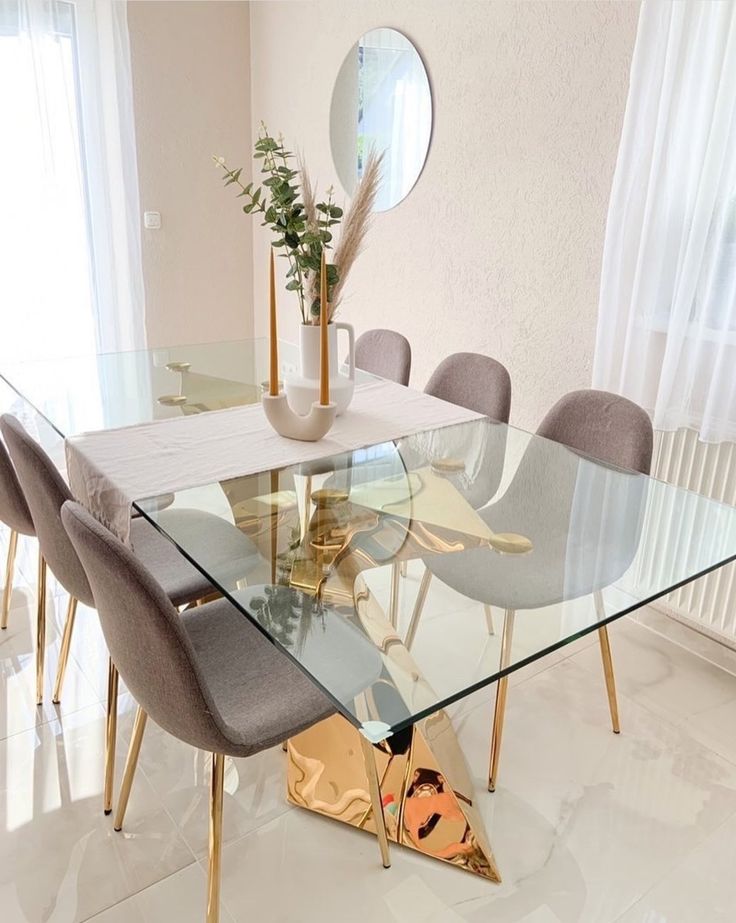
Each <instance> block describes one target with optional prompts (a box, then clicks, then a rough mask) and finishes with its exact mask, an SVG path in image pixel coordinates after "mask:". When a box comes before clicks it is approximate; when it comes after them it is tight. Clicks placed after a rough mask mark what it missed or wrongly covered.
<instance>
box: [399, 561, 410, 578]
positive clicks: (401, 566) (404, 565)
mask: <svg viewBox="0 0 736 923" xmlns="http://www.w3.org/2000/svg"><path fill="white" fill-rule="evenodd" d="M408 570H409V565H408V563H407V562H406V561H402V562H401V564H399V574H401V576H402V577H406V574H407V571H408Z"/></svg>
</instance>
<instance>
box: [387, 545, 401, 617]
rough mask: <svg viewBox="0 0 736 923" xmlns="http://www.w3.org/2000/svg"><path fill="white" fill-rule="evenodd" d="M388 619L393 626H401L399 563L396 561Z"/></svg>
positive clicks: (392, 577)
mask: <svg viewBox="0 0 736 923" xmlns="http://www.w3.org/2000/svg"><path fill="white" fill-rule="evenodd" d="M388 617H389V621H390V622H391V625H392V626H393V627H394V628H397V627H398V625H399V562H398V561H394V562H393V563H392V565H391V595H390V597H389V601H388Z"/></svg>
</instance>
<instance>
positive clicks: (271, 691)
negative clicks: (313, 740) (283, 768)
mask: <svg viewBox="0 0 736 923" xmlns="http://www.w3.org/2000/svg"><path fill="white" fill-rule="evenodd" d="M182 623H183V625H184V628H185V629H186V632H187V634H188V635H189V638H190V639H191V641H192V644H193V646H194V649H195V651H196V653H197V661H198V664H199V667H200V669H201V670H202V673H203V678H204V681H205V682H206V684H207V685H208V687H209V690H210V692H211V694H212V697H213V698H214V700H215V702H216V705H217V708H218V711H219V713H220V718H221V721H222V722H223V725H224V726H223V727H222V728H221V730H222V733H223V734H224V736H225V737H227V738H228V739H229V740H230V741H231V742H232V747H231V749H230V750H229V753H230V755H232V756H249V755H250V754H252V753H257V752H258V751H259V750H265V749H267V748H269V747H273V746H275V745H276V744H279V743H281V742H282V741H284V740H286V738H287V737H291V736H293V735H294V734H298V733H299V732H300V731H303V730H305V729H306V728H308V727H310V726H311V725H312V724H314V723H315V722H317V721H321V720H322V719H323V718H328V717H329V716H330V715H331V714H333V713H334V711H335V707H334V705H333V704H332V703H331V702H330V700H329V699H328V698H327V696H326V695H325V694H324V693H323V692H321V691H320V690H319V689H318V688H317V686H315V685H314V683H313V682H312V681H311V680H309V679H308V678H307V677H306V676H305V675H304V673H302V671H301V670H300V669H299V668H298V667H297V666H295V664H294V663H293V662H292V661H291V660H290V659H289V658H288V657H287V656H286V655H285V654H283V653H281V652H280V651H279V650H278V649H277V648H276V647H275V646H274V645H273V644H272V643H271V642H270V641H269V640H268V639H267V638H266V637H265V636H264V635H263V634H262V633H261V632H260V631H259V630H258V629H257V628H256V627H255V626H254V625H253V624H252V623H251V622H250V621H249V620H248V618H247V617H246V616H245V615H243V613H242V612H240V611H239V610H238V609H236V608H235V606H233V605H232V604H231V603H230V602H228V601H227V600H225V599H218V600H215V601H214V602H210V603H206V604H205V605H204V606H200V607H198V608H196V609H191V610H188V611H187V612H184V613H183V614H182Z"/></svg>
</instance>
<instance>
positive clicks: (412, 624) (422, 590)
mask: <svg viewBox="0 0 736 923" xmlns="http://www.w3.org/2000/svg"><path fill="white" fill-rule="evenodd" d="M431 582H432V572H431V571H430V569H429V568H428V567H425V569H424V573H423V574H422V582H421V583H420V584H419V592H418V593H417V598H416V602H415V603H414V611H413V612H412V614H411V619H410V621H409V628H408V629H407V632H406V638H404V647H405V648H406V649H407V650H411V646H412V644H413V643H414V636H415V635H416V633H417V628H419V619H420V618H421V616H422V610H423V609H424V602H425V600H426V598H427V592H428V591H429V584H430V583H431Z"/></svg>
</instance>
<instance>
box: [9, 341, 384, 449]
mask: <svg viewBox="0 0 736 923" xmlns="http://www.w3.org/2000/svg"><path fill="white" fill-rule="evenodd" d="M298 365H299V350H298V347H296V346H295V345H293V344H291V343H285V342H283V341H279V368H280V375H281V376H282V377H283V376H284V375H286V374H288V373H290V372H296V371H297V370H298ZM268 368H269V351H268V340H267V339H265V338H263V339H259V338H253V339H247V340H232V341H228V342H216V343H199V344H194V345H189V346H171V347H166V348H160V349H146V350H137V351H129V352H118V353H104V354H102V355H83V356H65V357H62V358H54V359H48V358H46V359H37V360H32V361H26V362H18V363H12V362H3V363H2V365H0V379H3V380H4V381H5V383H6V384H7V385H8V386H9V387H10V388H11V389H12V390H13V391H14V392H15V393H16V394H17V395H19V397H20V398H22V400H23V401H24V402H26V403H27V404H29V405H30V406H31V407H33V408H34V409H35V410H36V412H37V413H39V414H40V415H41V416H42V417H43V418H44V419H45V420H46V421H47V422H48V423H49V424H50V425H51V426H52V427H53V428H54V429H55V430H56V432H57V433H58V434H59V435H60V436H62V437H66V436H73V435H77V434H78V433H83V432H89V431H92V430H99V429H113V428H116V427H120V426H132V425H135V424H137V423H148V422H151V421H152V420H163V419H166V418H168V417H175V416H181V415H182V414H192V413H202V412H204V411H207V410H221V409H223V408H226V407H236V406H241V405H244V404H254V403H256V402H257V401H259V400H260V398H261V387H262V384H263V383H264V382H265V381H266V380H267V379H268ZM372 377H373V376H370V375H368V373H367V372H362V371H360V370H356V382H358V383H359V382H360V381H361V380H366V379H371V378H372Z"/></svg>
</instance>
